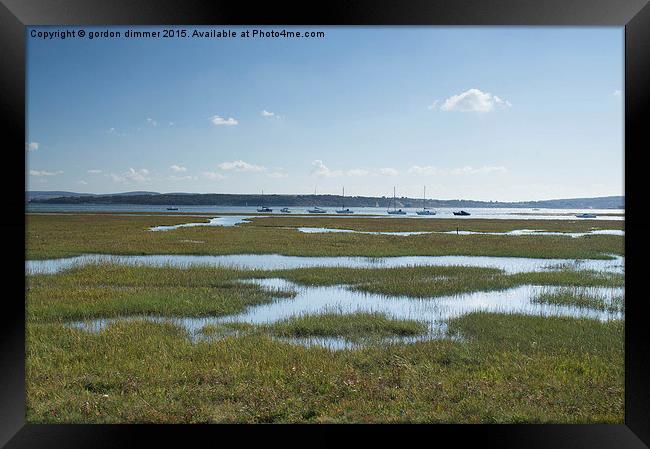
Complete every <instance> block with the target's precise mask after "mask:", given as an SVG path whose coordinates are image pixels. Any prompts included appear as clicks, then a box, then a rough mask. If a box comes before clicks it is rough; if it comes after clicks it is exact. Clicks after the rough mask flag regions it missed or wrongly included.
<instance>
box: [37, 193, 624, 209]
mask: <svg viewBox="0 0 650 449" xmlns="http://www.w3.org/2000/svg"><path fill="white" fill-rule="evenodd" d="M624 199H625V198H624V197H622V196H610V197H599V198H572V199H558V200H543V201H522V202H499V201H475V200H464V199H459V200H437V199H429V200H427V201H426V207H428V208H436V207H459V208H460V207H465V208H473V207H481V208H483V207H501V208H503V207H517V208H535V207H539V208H555V209H562V208H594V209H619V208H623V207H624V204H625V203H624ZM392 201H393V198H391V197H370V196H346V197H342V196H341V195H243V194H241V195H240V194H217V193H205V194H199V193H190V194H177V193H161V194H145V195H132V194H131V195H101V196H99V195H97V196H96V195H92V196H90V195H87V196H61V197H55V198H32V199H30V200H29V202H30V203H46V204H147V205H161V206H260V205H264V206H289V207H292V206H293V207H311V206H315V205H317V206H323V207H337V206H342V205H344V206H345V207H389V206H392V205H393V204H392ZM397 207H422V198H406V197H402V198H397Z"/></svg>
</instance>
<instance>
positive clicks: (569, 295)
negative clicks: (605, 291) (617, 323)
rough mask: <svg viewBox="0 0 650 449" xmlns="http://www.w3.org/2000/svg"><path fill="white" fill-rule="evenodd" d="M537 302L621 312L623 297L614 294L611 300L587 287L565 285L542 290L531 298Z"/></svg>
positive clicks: (623, 307)
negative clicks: (556, 288) (553, 289)
mask: <svg viewBox="0 0 650 449" xmlns="http://www.w3.org/2000/svg"><path fill="white" fill-rule="evenodd" d="M532 302H535V303H538V304H553V305H567V306H575V307H584V308H590V309H596V310H605V311H608V312H623V310H624V309H625V299H624V297H623V296H622V295H619V296H614V297H612V298H611V301H610V300H609V299H608V297H607V296H604V295H601V294H598V293H595V292H593V291H590V290H589V289H588V288H575V287H573V288H570V287H565V288H562V289H559V290H555V291H544V292H542V293H540V294H539V295H538V296H536V297H534V298H533V299H532Z"/></svg>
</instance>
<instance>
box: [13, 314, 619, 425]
mask: <svg viewBox="0 0 650 449" xmlns="http://www.w3.org/2000/svg"><path fill="white" fill-rule="evenodd" d="M450 326H451V327H452V329H453V330H454V331H455V332H458V333H459V334H461V335H462V336H463V337H464V338H465V341H463V342H454V341H430V342H422V343H416V344H411V345H391V346H385V347H377V346H375V347H368V348H365V349H358V350H351V351H347V350H343V351H335V352H332V351H328V350H326V349H319V348H304V347H301V346H297V345H292V344H289V343H282V342H278V341H273V340H270V339H269V338H268V337H264V336H260V335H249V336H243V337H228V338H225V339H222V340H217V341H213V342H199V343H192V342H191V341H190V339H189V338H188V336H187V335H186V333H185V332H184V331H183V330H181V329H180V328H177V327H175V326H173V325H170V324H164V323H150V322H142V321H141V322H129V323H120V322H118V323H115V324H112V325H110V326H109V327H108V328H107V329H106V330H105V331H103V332H101V333H99V334H87V333H85V332H83V331H81V330H78V329H72V328H67V327H65V326H64V325H62V324H57V323H54V324H52V323H48V324H31V325H29V326H28V328H27V366H26V368H27V373H26V377H27V406H28V417H27V419H28V421H29V422H32V423H50V422H91V423H117V422H154V423H155V422H159V423H162V422H168V423H180V422H183V423H201V422H452V423H490V422H495V423H499V422H559V423H563V422H569V423H588V422H599V423H621V422H623V373H624V370H623V354H624V353H623V324H622V322H609V323H601V322H598V321H590V320H575V319H562V318H540V317H526V316H518V315H491V314H470V315H467V316H465V317H462V318H460V319H457V320H454V321H452V322H451V323H450Z"/></svg>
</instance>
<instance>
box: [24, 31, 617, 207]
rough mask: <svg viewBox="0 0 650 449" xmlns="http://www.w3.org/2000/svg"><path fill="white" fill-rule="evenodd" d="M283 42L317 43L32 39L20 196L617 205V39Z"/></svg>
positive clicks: (352, 36)
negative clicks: (595, 200)
mask: <svg viewBox="0 0 650 449" xmlns="http://www.w3.org/2000/svg"><path fill="white" fill-rule="evenodd" d="M161 28H162V27H160V28H159V27H155V28H138V29H140V30H159V29H161ZM186 28H187V29H189V30H193V29H194V27H186ZM35 29H36V30H49V31H54V30H58V29H61V28H59V27H40V28H35ZM71 29H75V28H71ZM105 29H106V28H96V30H105ZM206 29H217V30H219V29H223V28H222V27H208V28H206ZM232 29H233V30H237V31H241V30H242V29H253V28H232ZM269 29H271V28H269ZM272 29H275V30H281V29H283V28H282V27H273V28H272ZM286 29H287V30H291V31H306V30H322V31H324V32H325V37H322V38H293V39H285V38H234V39H216V38H185V39H182V38H178V39H164V38H159V39H124V38H121V39H93V40H90V39H87V38H86V39H52V40H45V39H39V38H32V37H29V33H30V31H29V30H28V38H27V42H28V58H27V59H28V65H27V121H28V129H27V130H26V138H25V141H26V144H25V148H26V158H27V173H26V178H27V187H28V188H29V189H31V190H72V191H78V192H93V193H108V192H119V191H129V190H153V191H159V192H201V193H208V192H214V193H258V192H260V191H261V190H264V192H265V193H313V192H314V189H315V188H317V191H318V193H339V192H340V191H341V188H342V187H343V186H345V189H346V194H349V195H373V196H381V195H392V189H393V186H394V185H395V186H397V192H398V195H409V196H415V197H419V196H421V194H422V187H423V186H424V185H426V186H427V196H428V197H430V198H440V199H452V198H465V199H480V200H499V201H518V200H533V199H549V198H568V197H581V196H604V195H620V194H623V174H624V173H623V156H624V154H623V98H622V97H623V96H622V93H621V91H622V90H623V85H624V81H623V28H593V27H587V28H563V27H539V28H535V27H506V28H501V27H452V28H449V27H446V28H442V27H375V28H364V27H350V28H341V27H323V28H307V27H287V28H286ZM86 30H89V28H86ZM112 30H119V31H122V32H124V31H126V30H127V28H123V27H115V28H112Z"/></svg>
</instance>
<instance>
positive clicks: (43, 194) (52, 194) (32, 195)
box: [25, 190, 160, 201]
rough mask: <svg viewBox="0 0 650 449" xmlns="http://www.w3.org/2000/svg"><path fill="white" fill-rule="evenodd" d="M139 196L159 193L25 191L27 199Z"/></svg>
mask: <svg viewBox="0 0 650 449" xmlns="http://www.w3.org/2000/svg"><path fill="white" fill-rule="evenodd" d="M105 195H109V196H133V195H136V196H141V195H160V193H158V192H145V191H136V192H123V193H107V194H106V193H77V192H66V191H59V190H28V191H26V192H25V197H26V198H27V201H30V200H33V199H39V200H41V199H50V198H69V197H82V196H93V197H94V196H105Z"/></svg>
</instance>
